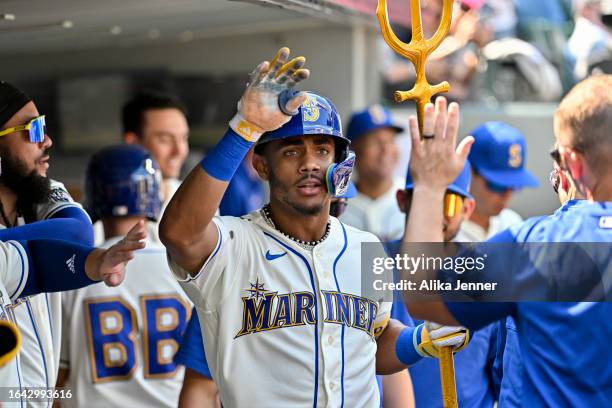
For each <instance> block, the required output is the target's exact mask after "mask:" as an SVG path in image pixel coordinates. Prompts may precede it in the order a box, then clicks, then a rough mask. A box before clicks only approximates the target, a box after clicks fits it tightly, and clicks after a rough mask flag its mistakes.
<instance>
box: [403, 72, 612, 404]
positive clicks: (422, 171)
mask: <svg viewBox="0 0 612 408" xmlns="http://www.w3.org/2000/svg"><path fill="white" fill-rule="evenodd" d="M610 87H612V77H611V76H609V75H605V76H597V77H592V78H589V79H587V80H585V81H583V82H581V83H579V84H578V85H576V86H575V87H574V88H573V89H572V90H571V91H570V92H569V93H568V95H567V96H566V97H565V98H564V99H563V100H562V102H561V104H560V106H559V108H558V109H557V111H556V113H555V117H554V122H555V123H554V127H555V139H556V147H555V149H554V150H553V152H552V153H551V155H552V157H553V159H554V160H555V162H556V163H557V164H558V166H559V168H561V169H563V171H564V172H565V174H566V176H567V177H570V178H571V179H572V180H573V182H574V184H575V186H576V188H577V189H578V191H580V192H582V193H583V194H584V196H585V197H586V199H587V200H588V202H586V203H584V204H582V205H580V206H577V207H576V208H573V209H572V210H571V211H565V212H562V214H560V215H558V216H557V217H552V218H551V217H546V218H536V219H533V220H527V221H526V222H525V223H523V224H520V225H518V226H517V227H515V228H511V229H509V230H507V231H504V232H502V233H501V234H499V235H498V236H496V237H494V238H493V239H492V240H491V242H512V241H514V242H517V243H519V244H523V243H529V242H534V243H555V242H557V243H562V242H604V243H606V242H607V243H609V242H610V241H612V228H611V225H612V222H610V220H612V194H611V193H610V192H611V191H612V185H611V183H612V179H610V177H609V174H610V161H609V157H610V155H611V154H612V138H611V137H610V133H609V129H610V127H611V126H612V116H611V114H610V113H611V112H612V96H611V95H610V93H609V89H610ZM445 105H446V103H445V101H444V100H443V99H441V98H439V99H438V101H437V109H435V110H434V108H433V107H432V106H431V105H430V106H428V108H427V109H426V115H425V123H424V127H423V129H424V131H423V134H424V136H425V138H424V140H423V141H421V140H420V135H419V131H418V125H417V122H416V119H415V118H413V119H411V122H410V124H411V133H412V136H413V152H414V154H413V156H412V159H411V169H412V170H413V172H414V175H415V190H414V195H413V199H412V208H411V214H410V219H409V222H408V228H407V233H406V237H405V240H406V241H416V240H425V241H428V242H440V241H442V234H441V231H440V229H441V226H442V219H441V217H440V216H439V215H437V214H436V212H437V211H440V210H441V209H442V206H443V195H444V190H445V188H446V183H448V182H449V180H452V179H453V178H455V177H456V175H457V174H458V173H459V170H460V169H461V167H462V165H463V162H464V160H465V159H466V157H467V155H468V152H469V147H470V144H471V143H472V142H473V139H471V138H467V139H465V140H464V141H463V142H462V143H461V144H460V145H459V147H458V148H457V149H456V151H455V142H456V132H457V124H458V118H459V109H458V105H454V104H452V105H451V106H450V107H449V109H448V113H447V109H446V106H445ZM413 216H414V217H415V218H414V222H413V221H412V220H413ZM543 248H546V247H543ZM548 254H549V255H550V258H548V257H547V258H546V259H547V260H549V262H550V263H553V264H554V265H556V262H558V260H557V259H556V258H555V257H556V255H555V254H554V253H552V252H551V253H548ZM545 255H547V253H542V256H545ZM591 262H594V264H593V267H594V268H598V270H600V271H606V268H608V267H609V264H610V263H609V262H610V254H609V253H607V254H606V253H605V252H604V253H602V254H600V255H599V256H598V257H595V258H593V259H592V261H591ZM581 267H582V268H585V266H584V265H583V266H581ZM586 268H587V269H582V270H579V272H580V273H586V274H589V273H590V271H591V269H590V268H591V267H590V266H588V265H587V266H586ZM555 269H556V270H557V271H558V272H560V273H568V272H577V271H578V270H573V271H568V270H567V268H565V269H564V268H563V267H561V268H555ZM534 272H536V273H537V270H534V269H524V270H520V271H517V273H516V274H513V275H512V279H513V283H516V282H518V279H530V278H531V277H533V275H534ZM499 273H504V271H499ZM576 277H579V276H578V275H576ZM570 289H571V287H570ZM602 289H604V293H602V295H603V296H604V297H605V298H607V299H609V295H610V294H609V292H608V291H609V288H605V287H604V288H602ZM408 309H409V311H410V314H411V315H412V316H415V317H418V318H428V319H435V320H437V321H439V322H442V323H446V324H457V323H460V324H464V325H466V326H468V327H471V328H475V329H476V328H479V327H482V326H484V325H486V324H488V323H491V322H494V321H496V320H499V319H501V318H504V317H506V316H512V317H514V320H515V322H516V324H517V333H518V337H519V343H520V346H521V351H522V359H523V366H524V372H525V375H524V378H523V383H522V390H521V393H522V395H521V404H522V406H530V407H540V406H573V407H593V406H606V405H608V404H609V401H610V400H612V366H610V364H609V359H607V358H605V357H604V356H607V355H608V354H609V339H610V336H611V335H612V324H611V322H610V319H609V316H610V315H611V313H612V307H611V306H610V303H607V302H564V303H555V302H546V303H545V302H503V303H489V304H487V305H486V307H483V305H482V304H479V303H478V302H463V303H457V302H449V301H445V300H444V299H443V298H441V297H440V298H438V300H437V301H435V300H433V301H431V302H428V303H427V305H425V304H423V303H420V302H414V303H409V304H408ZM585 345H586V346H585Z"/></svg>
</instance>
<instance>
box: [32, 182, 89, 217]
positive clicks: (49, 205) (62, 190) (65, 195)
mask: <svg viewBox="0 0 612 408" xmlns="http://www.w3.org/2000/svg"><path fill="white" fill-rule="evenodd" d="M68 208H78V209H80V210H81V211H82V212H83V213H84V214H85V215H86V216H87V213H86V212H85V210H83V207H82V206H81V204H79V203H77V202H75V201H74V200H73V199H72V196H71V195H70V193H69V192H68V190H67V189H66V187H64V185H63V184H62V183H60V182H59V181H55V180H51V192H50V193H49V198H48V200H47V201H45V202H44V203H42V204H38V205H37V206H36V218H37V219H38V220H46V219H49V218H53V217H54V216H55V215H56V214H57V213H58V212H59V211H62V210H64V209H68ZM87 218H88V219H89V216H87ZM89 223H90V224H91V220H90V219H89Z"/></svg>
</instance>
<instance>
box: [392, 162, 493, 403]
mask: <svg viewBox="0 0 612 408" xmlns="http://www.w3.org/2000/svg"><path fill="white" fill-rule="evenodd" d="M471 178H472V169H471V166H470V163H469V162H466V164H465V167H464V168H463V171H462V172H461V174H459V176H458V177H457V178H456V179H455V181H453V182H452V183H451V184H450V185H449V186H448V188H447V190H446V194H445V197H444V210H443V211H444V224H443V233H444V241H445V242H451V241H453V240H454V239H455V237H456V236H457V234H458V232H459V228H460V227H461V224H462V223H463V222H465V221H466V220H467V219H469V217H470V215H471V214H472V212H473V211H474V208H475V206H476V204H475V202H474V197H473V196H472V194H470V181H471ZM413 189H414V181H413V179H412V176H411V174H410V171H408V173H407V175H406V189H405V190H399V191H398V192H397V204H398V206H399V208H400V210H401V211H402V212H403V213H405V214H409V213H410V207H411V202H412V195H413ZM388 249H389V252H390V254H392V255H394V254H396V253H398V252H399V241H396V242H393V243H390V244H389V245H388ZM391 316H392V318H393V319H397V320H399V321H400V322H402V323H403V324H405V325H407V326H417V325H418V324H420V323H423V322H422V321H419V320H415V319H413V318H412V317H411V316H410V315H409V313H408V311H407V310H406V307H405V306H404V303H403V302H402V301H401V300H400V299H397V300H396V301H395V302H394V303H393V308H392V310H391ZM495 334H496V327H495V326H494V325H490V326H487V327H485V328H483V329H482V330H479V331H477V332H472V333H471V340H470V343H469V344H468V345H467V346H466V347H465V348H464V349H463V350H462V351H461V352H459V353H457V354H456V355H455V378H456V382H457V386H456V388H457V399H458V403H459V406H460V407H486V406H489V407H491V406H493V402H494V401H495V399H496V396H495V395H494V393H493V387H492V383H493V379H492V377H491V374H490V373H491V368H492V364H493V357H494V354H493V353H494V349H495V348H494V345H495V339H496V336H495ZM408 370H409V372H410V377H411V379H412V384H413V388H414V398H415V401H416V406H417V407H421V406H422V407H442V394H441V389H440V367H439V364H438V361H436V360H435V359H423V360H422V361H420V362H419V363H417V364H414V365H413V366H411V367H410V368H409V369H408ZM395 392H396V389H395V388H392V387H387V386H386V384H385V388H384V390H383V396H385V395H387V394H388V393H395Z"/></svg>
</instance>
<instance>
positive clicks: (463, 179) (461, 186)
mask: <svg viewBox="0 0 612 408" xmlns="http://www.w3.org/2000/svg"><path fill="white" fill-rule="evenodd" d="M471 181H472V166H470V162H468V161H467V160H466V161H465V166H464V167H463V170H461V173H460V174H459V176H458V177H457V178H456V179H455V181H453V182H452V184H450V185H449V186H448V188H447V190H449V191H452V192H453V193H456V194H459V195H460V196H462V197H466V198H474V197H473V196H472V195H471V194H470V182H471ZM413 188H414V182H413V181H412V176H411V175H410V169H408V173H406V190H412V189H413Z"/></svg>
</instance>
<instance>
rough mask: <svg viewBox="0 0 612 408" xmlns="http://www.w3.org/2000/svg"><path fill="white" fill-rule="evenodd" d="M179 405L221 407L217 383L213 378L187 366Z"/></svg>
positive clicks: (186, 406)
mask: <svg viewBox="0 0 612 408" xmlns="http://www.w3.org/2000/svg"><path fill="white" fill-rule="evenodd" d="M178 406H179V408H221V400H220V399H219V391H218V390H217V385H216V384H215V382H214V381H213V380H212V378H208V377H205V376H203V375H202V374H200V373H198V372H197V371H194V370H192V369H190V368H188V367H187V368H186V369H185V376H184V377H183V387H182V388H181V393H180V394H179V404H178Z"/></svg>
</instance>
